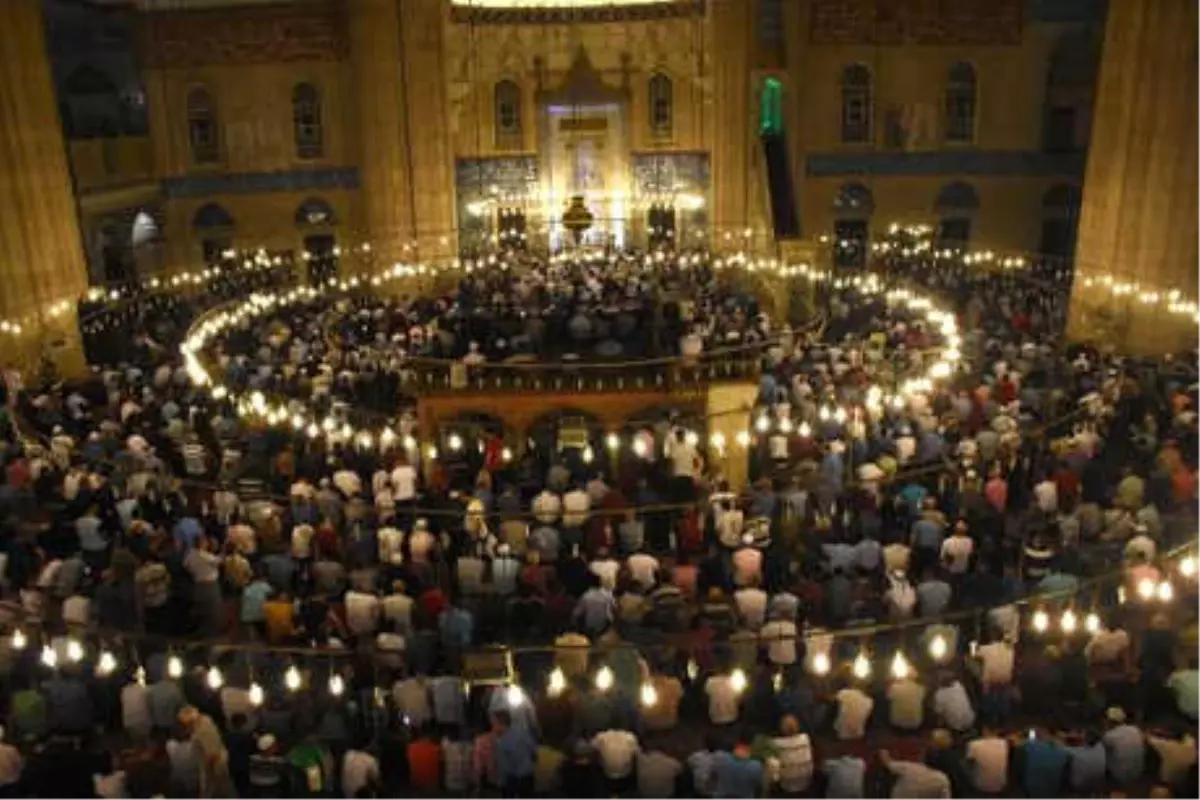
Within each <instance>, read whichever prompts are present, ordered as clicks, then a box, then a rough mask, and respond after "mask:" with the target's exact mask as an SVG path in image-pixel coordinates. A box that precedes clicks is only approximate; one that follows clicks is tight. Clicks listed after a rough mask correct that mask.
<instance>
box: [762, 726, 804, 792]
mask: <svg viewBox="0 0 1200 800" xmlns="http://www.w3.org/2000/svg"><path fill="white" fill-rule="evenodd" d="M771 744H772V745H774V747H775V752H776V753H778V756H777V757H776V758H775V759H771V760H772V761H778V764H779V766H778V771H779V776H778V778H777V780H778V781H779V788H781V789H783V791H784V792H786V793H788V794H798V793H800V792H803V791H804V790H805V789H807V788H808V786H809V784H810V783H812V775H813V757H812V741H811V740H810V739H809V738H808V734H807V733H797V734H796V735H795V736H777V737H775V738H774V739H772V740H771ZM774 771H775V770H774V769H772V772H774Z"/></svg>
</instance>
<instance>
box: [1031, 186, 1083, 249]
mask: <svg viewBox="0 0 1200 800" xmlns="http://www.w3.org/2000/svg"><path fill="white" fill-rule="evenodd" d="M1082 203H1083V193H1082V191H1081V190H1080V188H1079V187H1078V186H1073V185H1071V184H1067V183H1060V184H1058V185H1057V186H1052V187H1050V188H1049V189H1047V190H1046V193H1045V194H1043V195H1042V238H1041V241H1040V243H1039V245H1038V251H1039V252H1040V253H1041V254H1042V255H1044V256H1046V257H1047V258H1048V259H1049V260H1051V261H1053V262H1055V265H1065V264H1066V263H1069V262H1070V261H1071V259H1072V258H1073V257H1074V255H1075V236H1076V233H1077V232H1078V230H1079V209H1080V206H1081V205H1082Z"/></svg>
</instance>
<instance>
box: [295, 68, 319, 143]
mask: <svg viewBox="0 0 1200 800" xmlns="http://www.w3.org/2000/svg"><path fill="white" fill-rule="evenodd" d="M292 136H293V138H294V140H295V142H296V156H297V157H298V158H320V157H321V156H322V155H323V154H324V151H325V130H324V126H323V125H322V124H321V95H320V93H319V92H318V91H317V87H316V86H313V85H312V84H311V83H298V84H296V86H295V88H293V89H292Z"/></svg>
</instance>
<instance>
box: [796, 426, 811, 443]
mask: <svg viewBox="0 0 1200 800" xmlns="http://www.w3.org/2000/svg"><path fill="white" fill-rule="evenodd" d="M796 432H797V433H799V434H800V435H801V436H803V437H804V438H805V439H807V438H808V437H809V436H812V425H809V424H808V423H807V422H801V423H800V427H799V428H797V429H796Z"/></svg>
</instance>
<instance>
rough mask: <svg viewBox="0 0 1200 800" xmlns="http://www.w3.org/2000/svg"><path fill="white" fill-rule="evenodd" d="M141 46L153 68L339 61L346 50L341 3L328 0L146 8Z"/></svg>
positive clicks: (347, 35) (346, 36)
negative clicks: (157, 10) (184, 8)
mask: <svg viewBox="0 0 1200 800" xmlns="http://www.w3.org/2000/svg"><path fill="white" fill-rule="evenodd" d="M139 38H140V49H141V53H142V59H143V62H144V63H145V64H146V65H148V66H149V67H151V68H159V69H170V68H187V67H200V66H208V65H238V64H267V63H274V62H293V61H338V60H341V59H345V58H347V57H348V56H349V53H350V41H349V34H348V31H347V22H346V18H345V12H344V9H343V7H341V6H338V5H333V4H329V3H315V4H314V3H304V4H298V5H283V6H276V5H272V6H246V7H242V8H237V9H230V8H222V9H220V10H211V11H181V12H166V13H156V14H146V15H145V16H143V17H142V18H141V31H140V37H139Z"/></svg>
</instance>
